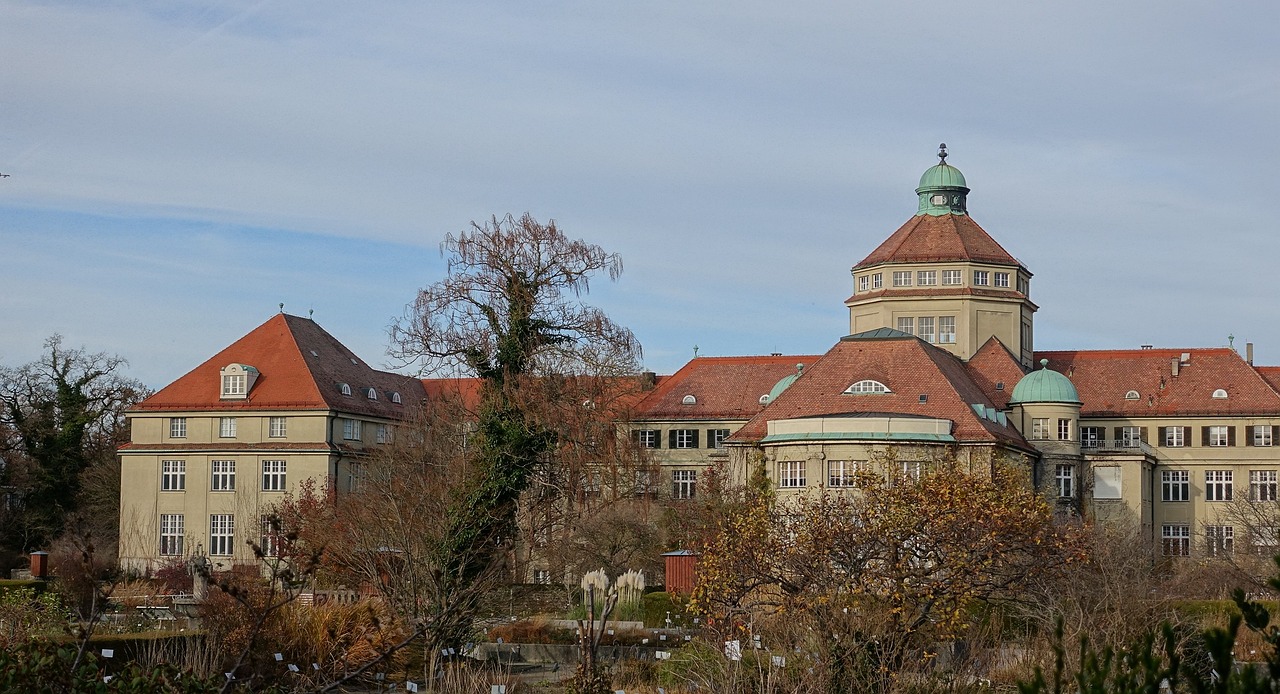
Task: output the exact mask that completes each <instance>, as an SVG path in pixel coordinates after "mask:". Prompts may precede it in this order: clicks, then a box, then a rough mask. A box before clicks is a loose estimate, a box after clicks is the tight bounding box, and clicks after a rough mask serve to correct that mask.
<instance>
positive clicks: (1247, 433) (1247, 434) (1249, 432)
mask: <svg viewBox="0 0 1280 694" xmlns="http://www.w3.org/2000/svg"><path fill="white" fill-rule="evenodd" d="M1244 445H1246V446H1252V445H1253V427H1245V428H1244Z"/></svg>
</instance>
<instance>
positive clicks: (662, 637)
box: [658, 634, 667, 641]
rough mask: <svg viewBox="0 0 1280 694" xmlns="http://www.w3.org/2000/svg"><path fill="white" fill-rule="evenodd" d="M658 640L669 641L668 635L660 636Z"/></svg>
mask: <svg viewBox="0 0 1280 694" xmlns="http://www.w3.org/2000/svg"><path fill="white" fill-rule="evenodd" d="M658 640H659V641H666V640H667V635H666V634H662V635H660V636H658Z"/></svg>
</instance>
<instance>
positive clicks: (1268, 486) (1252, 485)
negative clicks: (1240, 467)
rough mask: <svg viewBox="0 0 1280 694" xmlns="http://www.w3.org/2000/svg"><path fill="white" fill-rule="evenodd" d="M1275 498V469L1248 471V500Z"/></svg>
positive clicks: (1272, 499) (1271, 499)
mask: <svg viewBox="0 0 1280 694" xmlns="http://www.w3.org/2000/svg"><path fill="white" fill-rule="evenodd" d="M1275 500H1276V471H1275V470H1250V471H1249V501H1275Z"/></svg>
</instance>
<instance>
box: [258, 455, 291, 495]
mask: <svg viewBox="0 0 1280 694" xmlns="http://www.w3.org/2000/svg"><path fill="white" fill-rule="evenodd" d="M287 469H288V462H287V461H284V460H264V461H262V491H264V492H283V491H284V488H285V483H286V470H287Z"/></svg>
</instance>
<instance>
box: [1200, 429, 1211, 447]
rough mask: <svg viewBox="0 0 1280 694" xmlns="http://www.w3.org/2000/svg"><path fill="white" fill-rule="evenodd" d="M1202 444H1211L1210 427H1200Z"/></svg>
mask: <svg viewBox="0 0 1280 694" xmlns="http://www.w3.org/2000/svg"><path fill="white" fill-rule="evenodd" d="M1200 445H1201V446H1208V445H1209V427H1200Z"/></svg>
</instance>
